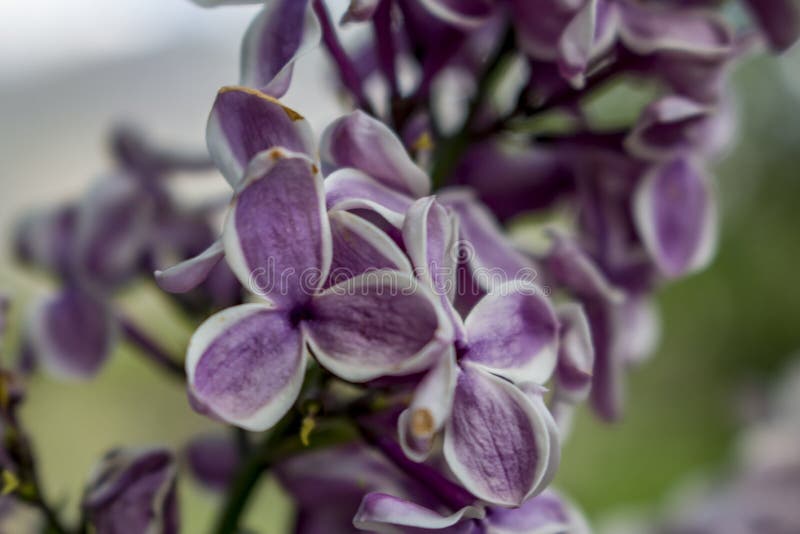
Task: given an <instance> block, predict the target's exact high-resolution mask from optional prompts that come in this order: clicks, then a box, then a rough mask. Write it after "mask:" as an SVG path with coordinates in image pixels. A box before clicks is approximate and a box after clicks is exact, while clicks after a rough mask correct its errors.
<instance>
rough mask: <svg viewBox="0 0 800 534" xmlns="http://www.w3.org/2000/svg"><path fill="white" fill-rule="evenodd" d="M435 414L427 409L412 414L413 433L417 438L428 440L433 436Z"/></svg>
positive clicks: (420, 409) (419, 409)
mask: <svg viewBox="0 0 800 534" xmlns="http://www.w3.org/2000/svg"><path fill="white" fill-rule="evenodd" d="M433 428H434V421H433V414H432V413H431V412H430V410H428V409H426V408H418V409H416V410H414V411H413V412H412V413H411V433H412V434H413V435H414V436H415V437H417V438H427V437H429V436H430V435H431V434H433Z"/></svg>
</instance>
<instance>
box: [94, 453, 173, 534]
mask: <svg viewBox="0 0 800 534" xmlns="http://www.w3.org/2000/svg"><path fill="white" fill-rule="evenodd" d="M83 508H84V510H85V512H86V514H87V518H88V520H89V523H90V524H91V525H92V526H93V527H94V530H95V531H96V532H97V533H98V534H134V533H141V532H149V531H153V532H163V533H164V534H174V533H177V532H178V530H179V523H178V501H177V495H176V492H175V463H174V460H173V458H172V455H171V454H170V453H169V452H168V451H165V450H163V449H146V450H131V449H121V450H116V451H113V452H110V453H109V454H107V455H106V457H105V458H104V459H103V460H102V462H101V463H100V465H99V466H98V467H97V469H96V471H95V473H94V475H93V477H92V479H91V481H90V482H89V487H88V489H87V491H86V494H85V495H84V498H83Z"/></svg>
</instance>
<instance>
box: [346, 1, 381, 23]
mask: <svg viewBox="0 0 800 534" xmlns="http://www.w3.org/2000/svg"><path fill="white" fill-rule="evenodd" d="M379 3H380V0H350V6H349V7H348V8H347V11H346V12H345V14H344V15H342V20H341V24H346V23H348V22H364V21H367V20H370V19H371V18H372V15H373V14H375V10H376V9H378V4H379Z"/></svg>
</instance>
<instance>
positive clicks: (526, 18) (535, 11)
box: [510, 0, 581, 61]
mask: <svg viewBox="0 0 800 534" xmlns="http://www.w3.org/2000/svg"><path fill="white" fill-rule="evenodd" d="M510 4H511V13H512V15H513V19H512V20H513V21H514V27H515V28H516V30H517V41H518V43H519V47H520V49H521V50H522V51H523V52H525V53H526V54H528V55H529V56H531V57H532V58H534V59H539V60H542V61H555V60H556V59H558V58H559V56H560V51H559V42H560V40H561V36H562V34H563V33H564V30H566V28H567V26H568V25H569V23H570V21H572V19H573V18H574V17H575V15H576V14H577V13H578V10H579V9H580V7H581V4H580V2H575V1H571V0H511V2H510Z"/></svg>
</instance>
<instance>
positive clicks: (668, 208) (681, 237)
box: [634, 159, 717, 277]
mask: <svg viewBox="0 0 800 534" xmlns="http://www.w3.org/2000/svg"><path fill="white" fill-rule="evenodd" d="M708 180H709V179H708V177H707V176H705V175H704V174H703V173H702V171H701V170H700V169H699V168H698V167H697V166H696V165H695V164H694V163H692V162H690V161H689V160H686V159H677V160H673V161H670V162H667V163H664V164H662V165H659V166H657V167H655V168H653V169H652V170H651V171H650V172H649V173H648V174H647V175H646V176H645V177H644V178H643V179H642V181H641V183H640V184H639V186H638V188H637V191H636V194H635V199H634V215H635V220H636V226H637V229H638V231H639V235H640V237H641V238H642V241H643V242H644V244H645V246H646V247H647V249H648V251H649V252H650V254H651V256H652V257H653V260H654V261H655V263H656V264H657V265H658V267H659V268H660V269H661V271H662V272H663V273H664V274H665V275H667V276H671V277H676V276H681V275H684V274H686V273H688V272H691V271H695V270H698V269H701V268H703V267H704V266H705V265H706V264H707V263H708V262H709V261H710V260H711V256H712V255H713V252H714V248H715V242H716V234H717V229H716V226H717V216H716V206H715V203H714V198H713V193H712V191H711V188H710V186H709V183H708Z"/></svg>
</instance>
